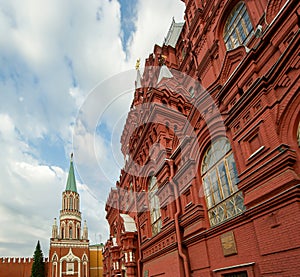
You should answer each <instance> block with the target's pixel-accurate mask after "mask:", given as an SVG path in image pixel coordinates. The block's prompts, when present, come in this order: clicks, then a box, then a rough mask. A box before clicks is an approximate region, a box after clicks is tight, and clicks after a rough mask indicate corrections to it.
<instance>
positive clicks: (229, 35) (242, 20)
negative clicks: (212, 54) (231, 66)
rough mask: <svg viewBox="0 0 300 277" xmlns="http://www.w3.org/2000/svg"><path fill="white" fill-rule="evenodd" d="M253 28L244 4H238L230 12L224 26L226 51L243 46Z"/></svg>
mask: <svg viewBox="0 0 300 277" xmlns="http://www.w3.org/2000/svg"><path fill="white" fill-rule="evenodd" d="M252 31H253V27H252V24H251V21H250V18H249V15H248V12H247V9H246V5H245V3H244V2H239V3H238V4H237V5H236V6H235V7H234V8H233V10H232V11H231V13H230V15H229V16H228V18H227V20H226V23H225V26H224V42H225V44H226V48H227V50H230V49H234V48H236V47H238V46H240V45H243V44H244V45H245V44H246V43H247V42H248V41H249V39H250V37H251V34H252Z"/></svg>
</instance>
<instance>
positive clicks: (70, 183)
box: [66, 154, 77, 192]
mask: <svg viewBox="0 0 300 277" xmlns="http://www.w3.org/2000/svg"><path fill="white" fill-rule="evenodd" d="M66 191H74V192H77V187H76V180H75V174H74V166H73V154H72V155H71V162H70V169H69V176H68V180H67V186H66Z"/></svg>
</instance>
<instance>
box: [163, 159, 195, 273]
mask: <svg viewBox="0 0 300 277" xmlns="http://www.w3.org/2000/svg"><path fill="white" fill-rule="evenodd" d="M166 161H167V162H168V164H169V167H170V173H171V174H170V183H171V184H172V186H173V188H174V193H175V203H176V214H175V230H176V238H177V243H178V253H179V256H180V257H181V258H182V260H183V268H184V276H185V277H188V276H190V269H189V260H188V257H187V255H186V254H185V253H184V252H183V249H182V239H181V233H180V226H179V215H180V213H181V206H180V202H179V191H178V187H177V185H176V184H175V183H174V182H173V177H174V175H175V174H174V161H173V160H171V159H166Z"/></svg>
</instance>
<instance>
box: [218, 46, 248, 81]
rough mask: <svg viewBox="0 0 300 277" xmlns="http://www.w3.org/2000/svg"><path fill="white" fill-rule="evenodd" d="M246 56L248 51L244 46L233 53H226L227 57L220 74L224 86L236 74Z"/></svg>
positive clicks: (232, 51)
mask: <svg viewBox="0 0 300 277" xmlns="http://www.w3.org/2000/svg"><path fill="white" fill-rule="evenodd" d="M245 55H246V50H245V47H244V46H239V47H237V48H235V49H233V50H231V51H227V52H226V56H225V59H224V62H223V66H222V69H221V73H220V82H221V84H224V83H225V82H226V81H227V79H228V78H229V77H230V75H231V74H232V73H233V72H234V70H235V69H236V68H237V66H238V65H239V63H240V62H241V61H242V59H243V58H244V56H245Z"/></svg>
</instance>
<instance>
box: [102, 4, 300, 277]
mask: <svg viewBox="0 0 300 277" xmlns="http://www.w3.org/2000/svg"><path fill="white" fill-rule="evenodd" d="M184 2H185V4H186V11H185V23H184V24H181V25H180V24H178V23H175V22H173V23H172V26H171V28H170V31H169V33H168V35H167V38H166V40H165V43H164V44H163V46H161V47H160V46H158V45H156V46H155V47H154V52H153V54H151V55H150V56H149V58H147V59H146V61H145V69H144V71H143V72H142V73H140V71H139V69H138V71H137V81H136V90H135V93H134V99H133V102H132V106H131V110H130V112H129V113H128V117H127V121H126V125H125V127H124V131H123V134H122V138H121V143H122V152H123V154H124V157H125V159H126V164H125V166H124V168H123V169H122V171H121V174H120V180H119V181H118V182H117V184H116V188H113V189H112V190H111V192H110V195H109V197H108V200H107V205H106V211H107V220H108V223H109V225H110V239H109V240H108V241H107V243H106V246H105V251H104V265H103V266H104V276H145V277H146V276H162V275H164V276H215V277H221V276H286V277H288V276H289V277H290V276H298V275H299V271H300V266H299V263H298V262H297V261H299V259H300V236H299V234H298V233H299V232H298V230H299V229H300V216H299V177H300V175H299V174H300V163H299V160H300V148H299V141H297V135H298V134H299V121H300V94H299V71H300V70H299V67H300V57H299V40H300V37H299V13H300V6H299V2H298V1H295V0H294V1H293V0H290V1H275V0H269V1H267V0H258V1H222V0H218V1H201V0H194V1H191V0H186V1H184ZM178 30H179V31H178ZM174 37H176V42H175V43H174V44H172V42H171V41H172V40H173V38H174ZM214 159H215V161H214ZM154 183H155V185H154ZM157 203H158V204H157ZM155 205H156V206H155ZM129 224H130V226H131V227H129ZM132 226H134V228H133V227H132ZM230 274H231V275H230Z"/></svg>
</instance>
